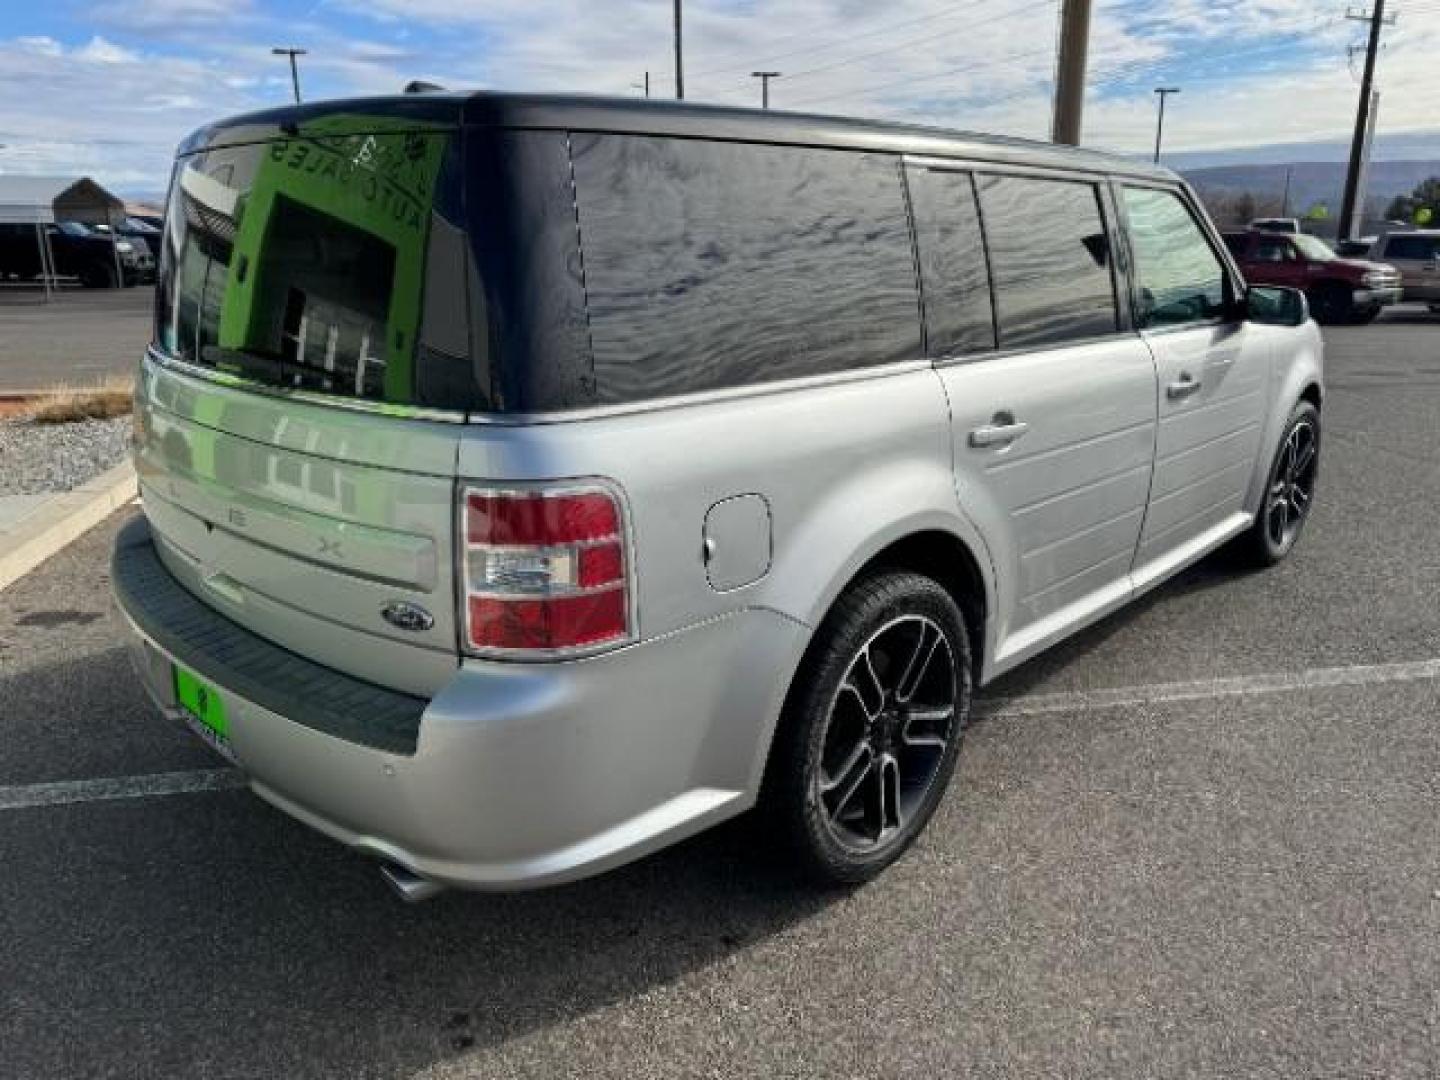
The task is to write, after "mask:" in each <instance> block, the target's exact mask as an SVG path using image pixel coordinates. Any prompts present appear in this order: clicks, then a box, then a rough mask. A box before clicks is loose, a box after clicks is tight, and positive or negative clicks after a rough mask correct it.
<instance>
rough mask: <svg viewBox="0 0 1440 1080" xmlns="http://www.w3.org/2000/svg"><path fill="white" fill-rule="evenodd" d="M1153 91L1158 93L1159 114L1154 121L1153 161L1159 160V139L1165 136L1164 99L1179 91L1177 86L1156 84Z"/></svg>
mask: <svg viewBox="0 0 1440 1080" xmlns="http://www.w3.org/2000/svg"><path fill="white" fill-rule="evenodd" d="M1155 93H1157V94H1159V95H1160V115H1159V117H1157V118H1156V121H1155V162H1156V164H1159V162H1160V140H1161V139H1163V138H1164V137H1165V99H1166V98H1167V97H1169V96H1170V95H1171V94H1178V93H1180V87H1178V86H1157V87H1156V88H1155Z"/></svg>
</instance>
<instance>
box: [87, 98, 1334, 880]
mask: <svg viewBox="0 0 1440 1080" xmlns="http://www.w3.org/2000/svg"><path fill="white" fill-rule="evenodd" d="M173 175H174V181H173V187H172V189H171V192H170V198H169V206H170V218H169V221H168V226H167V229H166V233H165V245H164V254H163V256H162V260H161V272H160V285H159V288H158V290H157V294H158V295H157V304H156V333H155V341H154V343H153V345H152V346H151V348H150V349H149V350H147V354H146V356H145V358H144V360H143V362H142V365H141V376H140V379H139V382H138V385H137V388H136V414H137V416H136V435H135V458H136V467H137V470H138V473H139V480H140V489H141V491H142V493H143V495H144V516H143V517H136V518H135V519H134V521H133V522H131V523H130V524H129V525H128V526H127V527H126V528H125V529H124V530H123V531H122V533H121V535H120V536H119V538H118V540H117V545H116V550H115V555H114V560H113V572H112V575H111V581H112V583H113V586H114V589H115V593H116V597H117V600H118V604H119V608H120V611H121V613H122V618H123V619H124V620H125V625H126V628H127V631H128V633H129V637H130V641H131V645H132V649H133V655H134V657H135V659H136V666H137V669H138V670H139V672H140V673H141V675H142V678H143V679H144V681H145V683H146V685H147V686H148V688H149V690H150V693H151V694H152V695H153V697H154V699H155V700H156V702H157V703H158V704H159V705H160V707H161V708H163V709H164V710H165V711H166V712H167V713H169V714H170V715H172V716H174V717H176V718H177V719H183V720H185V722H187V723H188V724H189V725H190V726H191V727H192V728H193V729H194V730H195V731H196V733H197V734H199V735H200V736H201V737H202V738H205V739H207V740H209V741H210V742H211V743H212V744H214V745H215V746H216V747H217V748H218V749H219V750H220V751H221V752H222V753H224V754H226V755H228V756H230V757H231V758H232V759H233V760H234V761H236V762H237V763H238V765H239V766H240V767H241V768H242V769H243V770H244V771H245V772H246V774H247V775H248V777H249V779H250V783H251V786H252V789H253V790H254V791H255V792H256V793H257V794H258V795H260V796H262V797H264V798H266V799H268V800H270V801H271V802H273V803H274V804H275V805H277V806H279V807H280V808H282V809H283V810H285V811H287V812H289V813H291V814H293V815H295V816H297V817H298V818H300V819H301V820H303V821H304V822H306V823H308V824H309V825H311V826H313V827H316V828H318V829H320V830H321V831H323V832H325V833H327V834H328V835H330V836H332V837H334V838H336V839H338V840H340V841H342V842H345V843H347V844H350V845H352V846H354V847H355V848H356V849H358V850H359V851H361V852H364V853H367V854H369V855H370V856H372V857H374V858H376V859H377V860H379V861H381V863H382V864H383V866H384V867H385V872H386V873H387V875H388V877H389V879H390V881H391V884H392V885H394V886H395V887H396V888H397V889H398V890H400V891H401V892H402V893H403V894H404V895H406V896H409V897H412V898H418V897H422V896H424V895H426V894H428V893H431V892H433V891H435V889H436V888H438V887H439V886H440V885H447V884H448V885H458V886H466V887H473V888H489V889H514V888H527V887H534V886H539V885H546V884H553V883H557V882H562V881H567V880H571V879H574V878H578V877H583V876H585V875H587V874H593V873H597V872H599V871H601V870H605V869H607V868H610V867H613V866H616V865H619V864H621V863H624V862H627V861H629V860H631V859H635V858H637V857H639V856H641V855H644V854H646V853H647V852H651V851H654V850H656V849H657V848H659V847H662V846H664V845H666V844H670V843H673V842H675V841H676V840H678V839H680V838H682V837H685V836H688V835H691V834H693V833H695V832H697V831H699V830H700V829H703V828H705V827H707V826H709V825H712V824H714V823H716V822H718V821H720V820H723V819H725V818H728V817H731V816H733V815H736V814H739V813H741V812H742V811H745V810H748V809H749V808H751V807H753V806H757V805H758V806H759V808H760V811H761V813H763V814H764V815H766V821H767V822H768V823H769V825H770V829H771V832H772V833H773V835H774V836H775V838H776V839H777V841H779V840H783V841H785V842H787V843H788V844H789V845H790V846H791V848H792V850H793V852H794V855H795V859H796V863H797V865H800V866H803V867H805V868H806V869H807V870H809V871H810V872H811V873H813V874H814V875H815V876H816V877H817V878H819V879H821V880H823V881H826V882H828V883H831V884H833V883H836V882H857V881H863V880H865V879H867V878H871V877H873V876H875V875H876V874H878V873H879V872H880V871H881V870H883V869H884V868H885V867H886V866H887V865H889V864H890V863H891V862H892V861H894V859H896V858H897V857H898V856H899V855H900V854H901V853H903V852H904V851H905V849H906V848H907V847H908V846H909V844H910V843H911V842H912V841H913V840H914V839H915V837H916V836H917V835H918V834H919V833H920V831H921V830H922V829H923V828H924V827H925V824H926V822H927V821H928V820H929V818H930V817H931V815H932V813H933V812H934V811H935V809H936V807H937V805H938V804H939V801H940V799H941V797H942V796H943V794H944V791H945V788H946V786H947V785H948V784H949V782H950V778H951V774H952V773H953V771H954V768H955V763H956V755H957V751H958V747H959V743H960V739H961V737H962V736H963V734H964V732H965V728H966V725H967V721H968V719H969V715H970V705H971V700H972V694H973V692H974V690H975V688H976V687H977V686H979V685H981V684H983V683H985V682H988V681H989V680H991V679H994V678H995V677H997V676H998V675H1000V674H1001V673H1003V672H1005V671H1008V670H1011V669H1013V668H1015V667H1016V666H1017V665H1019V664H1021V663H1023V662H1024V661H1025V660H1027V659H1029V658H1030V657H1032V656H1034V655H1036V654H1038V653H1039V652H1041V651H1042V650H1044V649H1046V648H1047V647H1049V646H1050V645H1052V644H1054V643H1055V642H1057V641H1059V640H1061V639H1062V638H1064V637H1066V636H1067V635H1069V634H1071V633H1073V632H1074V631H1075V630H1077V629H1078V628H1080V627H1083V626H1085V625H1087V624H1089V623H1093V622H1094V621H1095V620H1097V619H1099V618H1101V617H1103V616H1104V615H1106V614H1107V613H1109V612H1111V611H1114V610H1115V609H1117V608H1118V607H1120V606H1121V605H1123V604H1125V603H1127V602H1128V601H1130V600H1132V599H1133V598H1135V597H1137V596H1139V595H1140V594H1142V593H1144V592H1145V591H1147V590H1149V589H1151V588H1153V587H1154V586H1156V585H1157V584H1159V583H1160V582H1162V581H1164V580H1165V579H1167V578H1168V577H1170V576H1171V575H1173V574H1175V573H1177V572H1178V571H1180V570H1181V569H1183V568H1184V567H1186V566H1187V565H1189V564H1191V563H1193V562H1194V561H1195V560H1197V559H1199V558H1200V557H1201V556H1203V555H1204V554H1205V553H1206V552H1209V551H1211V550H1213V549H1215V548H1216V547H1218V546H1220V545H1221V544H1224V543H1226V542H1228V541H1231V540H1235V541H1237V542H1238V543H1240V544H1243V545H1244V547H1245V550H1246V551H1247V552H1248V554H1249V555H1250V556H1251V557H1252V558H1253V559H1254V560H1256V561H1257V562H1258V563H1259V564H1262V565H1269V564H1273V563H1276V562H1279V561H1280V560H1281V559H1283V558H1285V557H1286V555H1287V554H1288V553H1289V552H1290V551H1291V550H1292V548H1293V546H1294V544H1295V541H1296V539H1297V537H1298V536H1299V535H1300V532H1301V530H1302V528H1303V527H1304V524H1305V521H1306V516H1307V514H1308V513H1309V511H1310V507H1311V505H1312V499H1313V496H1314V494H1315V478H1316V470H1317V467H1318V464H1319V457H1320V447H1321V396H1322V387H1321V363H1322V349H1323V342H1322V341H1321V338H1320V334H1319V332H1318V330H1317V329H1316V328H1315V326H1314V324H1313V323H1312V322H1311V321H1310V319H1309V317H1308V314H1307V310H1306V304H1305V299H1304V296H1303V295H1302V294H1300V293H1299V292H1296V291H1294V290H1286V289H1273V288H1265V287H1247V286H1246V285H1245V283H1244V282H1243V281H1242V280H1241V279H1240V277H1239V275H1238V274H1237V273H1236V272H1235V270H1234V267H1233V265H1232V263H1231V260H1230V259H1229V257H1228V256H1227V255H1226V253H1225V248H1224V245H1223V243H1222V242H1221V240H1220V237H1219V235H1218V233H1217V232H1216V231H1215V229H1214V227H1213V225H1211V223H1210V221H1209V219H1208V218H1207V217H1206V215H1205V212H1204V210H1203V209H1202V208H1201V206H1200V204H1199V202H1198V201H1197V199H1196V197H1195V195H1194V193H1193V192H1192V191H1191V190H1190V189H1189V188H1188V187H1187V186H1186V185H1185V184H1184V183H1183V182H1182V181H1181V180H1180V179H1179V178H1178V177H1177V176H1175V174H1174V173H1172V172H1169V171H1168V170H1165V169H1160V168H1157V167H1153V166H1151V165H1149V164H1144V163H1140V162H1136V161H1133V160H1130V159H1128V158H1120V157H1110V156H1106V155H1101V154H1096V153H1092V152H1087V151H1081V150H1076V149H1073V148H1058V147H1056V146H1053V145H1051V144H1048V143H1043V144H1042V143H1025V142H1022V141H1019V140H1013V139H995V138H986V137H983V136H976V135H969V134H961V133H952V132H945V131H938V130H927V129H920V128H915V127H910V126H900V125H887V124H879V123H871V122H865V121H860V120H845V119H838V118H837V119H829V118H819V117H813V116H787V115H785V114H782V113H778V112H769V111H763V112H762V111H760V110H743V109H733V108H714V107H705V106H695V105H685V104H670V103H658V102H642V101H635V100H609V99H603V98H583V97H564V96H534V95H498V94H489V93H485V94H477V95H473V96H466V95H439V94H435V95H426V96H425V97H424V98H423V99H422V100H416V99H414V98H408V99H404V100H401V99H398V98H397V99H395V100H393V101H387V100H384V99H372V100H369V101H366V102H362V103H358V104H357V103H353V102H344V101H340V102H335V103H329V104H312V105H307V106H305V107H304V108H303V109H288V108H287V109H279V110H274V111H271V112H266V113H260V114H255V115H251V116H247V117H240V118H236V119H234V120H230V121H225V122H218V123H215V124H211V125H209V126H207V127H205V128H203V129H202V130H200V131H199V132H197V133H196V134H195V135H193V136H192V137H191V138H189V139H188V140H187V141H186V142H185V143H183V144H182V146H181V148H180V154H179V160H178V161H177V163H176V168H175V170H174V174H173ZM242 210H243V214H242V213H241V211H242ZM1037 215H1040V216H1043V217H1044V219H1045V224H1044V227H1043V228H1037V227H1036V221H1037ZM237 218H238V219H239V220H238V222H237ZM577 222H578V225H579V227H578V228H577ZM1122 252H1123V255H1122V254H1121V253H1122ZM582 265H583V267H584V275H583V277H582V276H581V275H580V274H579V273H578V271H577V268H578V267H580V266H582ZM1197 633H1199V631H1197ZM1197 640H1198V639H1197ZM216 839H217V840H223V835H222V834H217V836H216Z"/></svg>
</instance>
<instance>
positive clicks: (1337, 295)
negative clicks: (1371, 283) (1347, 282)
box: [1309, 282, 1351, 326]
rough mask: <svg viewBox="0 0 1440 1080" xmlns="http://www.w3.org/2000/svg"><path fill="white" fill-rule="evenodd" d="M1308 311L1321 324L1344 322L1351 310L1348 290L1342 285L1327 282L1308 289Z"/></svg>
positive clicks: (1328, 324) (1331, 324)
mask: <svg viewBox="0 0 1440 1080" xmlns="http://www.w3.org/2000/svg"><path fill="white" fill-rule="evenodd" d="M1309 300H1310V312H1311V314H1313V315H1314V316H1315V321H1316V322H1318V323H1320V324H1321V325H1322V326H1333V325H1334V324H1335V323H1339V322H1344V321H1345V320H1346V319H1347V318H1348V317H1349V315H1350V311H1351V294H1350V290H1349V289H1348V288H1346V287H1345V286H1344V285H1337V284H1335V283H1334V282H1327V283H1325V284H1322V285H1317V286H1315V288H1313V289H1311V290H1310V294H1309Z"/></svg>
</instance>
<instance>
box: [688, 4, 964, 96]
mask: <svg viewBox="0 0 1440 1080" xmlns="http://www.w3.org/2000/svg"><path fill="white" fill-rule="evenodd" d="M984 2H985V0H979V2H978V3H970V4H957V5H955V7H954V8H953V9H951V10H949V11H941V12H937V13H935V14H934V15H921V16H920V17H919V18H915V19H906V20H905V21H904V22H898V23H892V24H890V25H889V26H881V27H877V28H876V29H874V30H862V31H854V32H852V33H850V34H847V35H846V36H845V37H844V38H837V39H836V40H834V41H832V42H830V43H828V44H820V45H814V44H812V45H806V46H805V47H804V48H800V49H792V50H791V51H790V52H782V53H769V54H767V55H765V56H761V57H758V58H757V57H753V56H750V54H749V52H748V50H745V49H735V50H733V51H731V52H730V53H721V55H722V56H733V57H735V58H736V59H737V63H738V62H740V58H742V57H747V56H750V59H748V60H745V61H744V62H745V63H757V64H759V63H770V62H771V61H774V60H786V59H789V58H790V57H792V56H802V55H804V54H805V53H810V52H824V51H825V50H826V49H833V48H835V47H837V46H840V45H849V44H850V43H851V42H853V41H854V40H855V39H856V38H865V37H875V36H877V35H881V34H888V33H891V32H892V31H895V30H903V29H905V28H906V27H907V26H916V25H918V24H920V23H927V22H936V21H937V20H940V19H950V18H954V17H955V16H956V15H959V14H961V9H968V8H973V7H979V6H981V5H982V4H983V3H984ZM810 36H811V35H810V34H809V33H808V32H807V31H803V30H802V31H799V32H797V33H794V34H786V35H785V36H783V37H779V38H776V39H775V41H776V42H780V41H794V40H795V39H797V38H805V37H810ZM730 70H732V66H731V65H730V64H728V63H727V64H723V65H721V66H719V67H713V68H706V69H705V70H703V71H696V72H692V73H691V78H701V77H703V76H705V75H715V74H718V73H720V72H723V71H730Z"/></svg>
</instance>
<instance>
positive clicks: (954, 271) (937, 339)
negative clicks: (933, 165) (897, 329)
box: [910, 169, 995, 356]
mask: <svg viewBox="0 0 1440 1080" xmlns="http://www.w3.org/2000/svg"><path fill="white" fill-rule="evenodd" d="M910 204H911V206H912V208H913V209H914V213H915V242H916V245H917V246H918V247H919V250H920V275H921V282H922V283H923V286H924V294H925V333H926V345H927V348H928V351H929V353H930V355H931V356H954V355H956V354H957V353H965V352H976V351H983V350H986V349H993V348H995V318H994V312H993V310H992V309H991V307H990V274H989V271H988V269H987V268H986V263H985V243H984V241H983V240H982V239H981V236H980V213H979V209H978V207H977V206H976V203H975V184H974V181H973V180H971V178H970V174H969V173H965V172H950V171H945V170H937V169H912V170H911V171H910Z"/></svg>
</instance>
